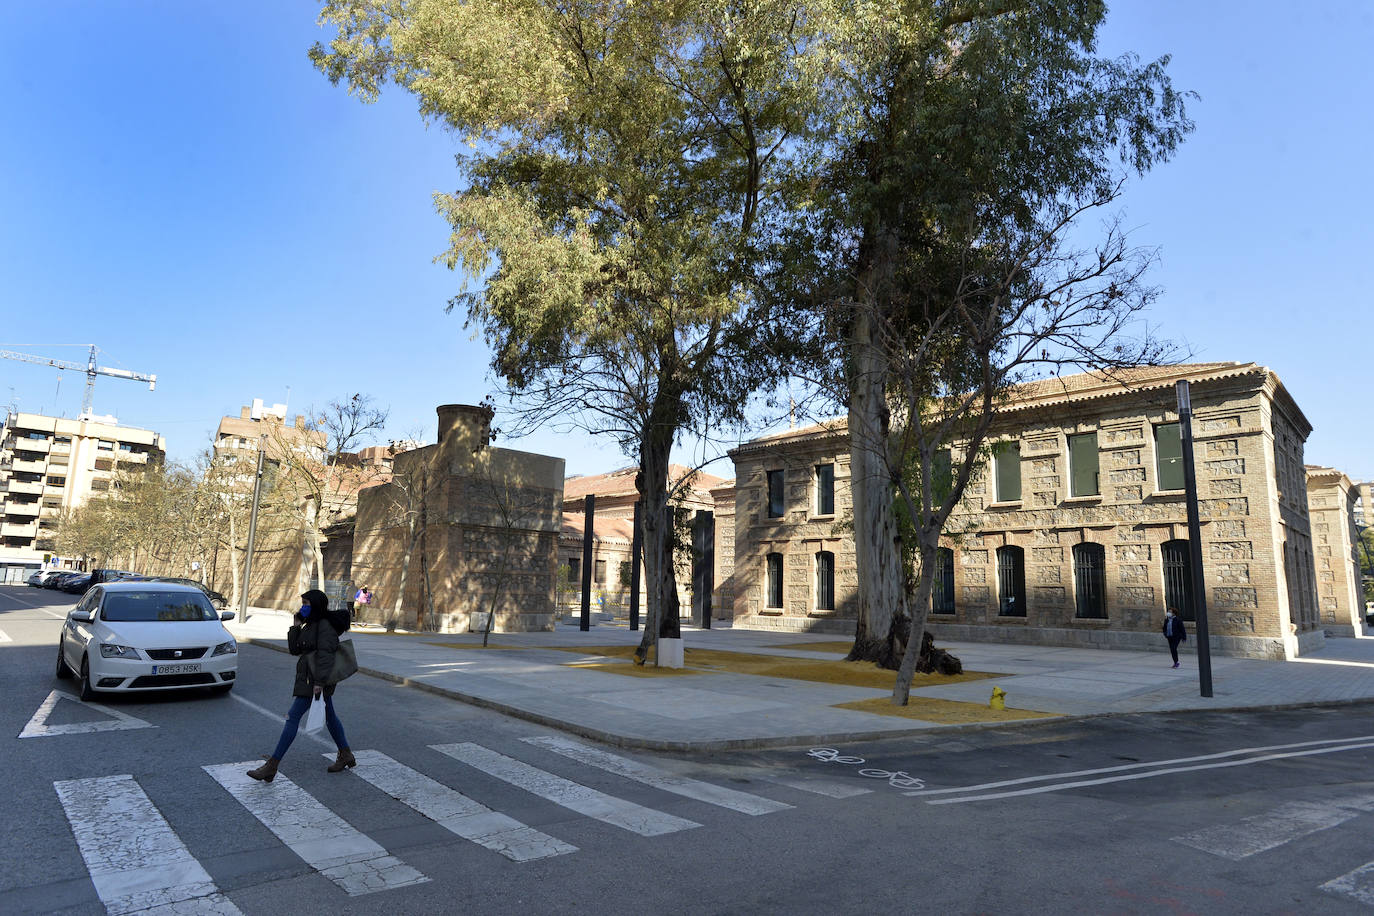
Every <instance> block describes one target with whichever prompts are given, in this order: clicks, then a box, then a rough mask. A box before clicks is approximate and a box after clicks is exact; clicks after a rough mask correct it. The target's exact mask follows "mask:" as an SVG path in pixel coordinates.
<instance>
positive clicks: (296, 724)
mask: <svg viewBox="0 0 1374 916" xmlns="http://www.w3.org/2000/svg"><path fill="white" fill-rule="evenodd" d="M312 699H313V697H296V698H295V699H293V700H292V701H291V709H290V710H288V711H287V713H286V724H285V725H283V726H282V730H281V738H280V739H278V741H277V749H276V750H275V751H273V752H272V756H273V757H276V758H277V759H278V760H281V759H282V758H283V757H285V756H286V750H287V748H289V747H290V746H291V742H292V741H295V740H296V729H298V728H300V727H301V716H303V715H305V713H306V710H308V709H309V708H310V701H311V700H312ZM324 727H325V728H327V729H329V737H331V738H333V739H334V744H335V746H337V747H338V749H339V750H341V751H346V750H348V739H347V738H345V737H344V730H343V723H342V722H340V721H339V717H338V716H336V715H334V698H333V697H331V696H328V695H326V696H325V698H324Z"/></svg>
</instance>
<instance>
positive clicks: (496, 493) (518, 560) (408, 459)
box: [350, 404, 564, 633]
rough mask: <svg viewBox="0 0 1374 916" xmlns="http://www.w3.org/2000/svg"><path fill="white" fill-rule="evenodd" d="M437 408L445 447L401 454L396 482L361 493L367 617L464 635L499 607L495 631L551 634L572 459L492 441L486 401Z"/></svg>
mask: <svg viewBox="0 0 1374 916" xmlns="http://www.w3.org/2000/svg"><path fill="white" fill-rule="evenodd" d="M438 415H439V436H438V442H437V444H435V445H427V446H424V447H422V448H417V449H413V450H410V451H405V452H401V453H399V454H397V455H395V456H394V458H393V459H392V468H391V471H392V477H391V480H390V481H389V482H387V483H385V484H382V485H380V486H374V487H369V488H367V489H364V490H362V491H361V492H359V493H358V514H357V519H356V523H355V526H354V534H353V557H352V562H351V566H350V575H351V577H352V579H353V581H354V582H356V583H359V584H366V585H368V586H369V587H370V588H371V589H372V593H373V604H372V606H371V607H370V608H369V609H368V610H367V612H366V613H365V615H364V617H363V619H365V620H369V621H371V622H375V623H382V624H392V625H396V626H400V627H405V628H410V629H420V630H438V631H442V632H450V633H464V632H469V631H481V630H483V629H485V627H486V620H487V615H488V613H489V612H490V611H492V609H493V608H494V613H495V616H494V620H493V626H492V629H493V631H494V632H495V631H516V630H547V629H552V627H553V625H554V620H555V615H554V574H555V569H556V567H557V562H558V560H557V547H558V534H559V529H560V523H561V505H562V497H563V493H562V489H563V466H564V465H563V459H562V458H551V457H548V456H545V455H535V454H531V453H529V452H520V451H514V450H512V449H502V448H493V447H492V446H491V445H490V444H489V442H490V430H491V417H492V413H491V411H490V409H488V408H485V407H474V406H468V405H463V404H447V405H444V406H441V407H439V408H438ZM403 580H404V584H403Z"/></svg>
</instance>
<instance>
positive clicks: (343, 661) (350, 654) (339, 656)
mask: <svg viewBox="0 0 1374 916" xmlns="http://www.w3.org/2000/svg"><path fill="white" fill-rule="evenodd" d="M357 671H358V650H357V649H355V648H353V637H352V636H349V635H348V634H347V633H344V634H342V635H340V636H339V649H338V651H337V652H335V653H334V670H333V671H331V672H330V673H329V680H327V681H325V683H326V684H337V683H339V681H342V680H343V679H345V678H347V677H350V676H352V675H354V674H356V673H357Z"/></svg>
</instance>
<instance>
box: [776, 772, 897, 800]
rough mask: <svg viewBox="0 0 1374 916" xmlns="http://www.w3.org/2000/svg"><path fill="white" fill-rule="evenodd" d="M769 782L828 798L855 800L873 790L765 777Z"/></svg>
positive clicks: (819, 781) (821, 782)
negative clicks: (855, 797) (854, 798)
mask: <svg viewBox="0 0 1374 916" xmlns="http://www.w3.org/2000/svg"><path fill="white" fill-rule="evenodd" d="M763 778H764V779H766V780H768V781H769V782H775V783H777V784H778V785H780V786H789V787H790V788H793V789H800V790H802V791H803V792H814V793H815V794H816V795H824V796H826V797H827V798H853V797H854V796H856V795H869V794H871V793H872V792H873V790H872V789H865V788H863V787H862V786H851V785H848V784H846V783H842V782H829V781H828V780H824V779H779V778H776V777H772V776H765V777H763Z"/></svg>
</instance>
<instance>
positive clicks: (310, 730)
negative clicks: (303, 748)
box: [304, 696, 324, 735]
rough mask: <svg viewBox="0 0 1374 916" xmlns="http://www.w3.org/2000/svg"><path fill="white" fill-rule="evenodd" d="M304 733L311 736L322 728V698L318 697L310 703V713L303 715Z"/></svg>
mask: <svg viewBox="0 0 1374 916" xmlns="http://www.w3.org/2000/svg"><path fill="white" fill-rule="evenodd" d="M304 727H305V733H306V734H307V735H313V734H314V733H315V732H317V731H319V730H320V729H322V728H324V697H323V696H318V697H315V699H313V700H311V701H310V711H309V712H308V713H306V714H305V726H304Z"/></svg>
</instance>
